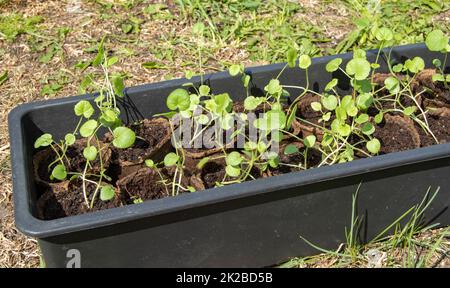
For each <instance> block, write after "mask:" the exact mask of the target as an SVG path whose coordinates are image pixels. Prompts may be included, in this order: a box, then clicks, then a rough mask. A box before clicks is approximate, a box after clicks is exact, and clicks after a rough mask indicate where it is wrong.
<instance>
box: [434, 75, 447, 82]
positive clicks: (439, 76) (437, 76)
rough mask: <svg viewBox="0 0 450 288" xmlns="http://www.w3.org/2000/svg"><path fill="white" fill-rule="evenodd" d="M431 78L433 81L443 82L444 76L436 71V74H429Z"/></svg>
mask: <svg viewBox="0 0 450 288" xmlns="http://www.w3.org/2000/svg"><path fill="white" fill-rule="evenodd" d="M431 80H433V82H436V81H441V82H444V81H445V77H444V75H442V74H440V73H436V74H433V76H431Z"/></svg>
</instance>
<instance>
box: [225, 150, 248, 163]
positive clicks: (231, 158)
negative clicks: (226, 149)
mask: <svg viewBox="0 0 450 288" xmlns="http://www.w3.org/2000/svg"><path fill="white" fill-rule="evenodd" d="M243 160H244V159H243V158H242V156H241V154H239V152H236V151H233V152H231V153H230V154H228V155H227V158H226V162H227V165H231V166H238V165H239V164H241V163H242V161H243Z"/></svg>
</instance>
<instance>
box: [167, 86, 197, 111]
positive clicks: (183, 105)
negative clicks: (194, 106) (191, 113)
mask: <svg viewBox="0 0 450 288" xmlns="http://www.w3.org/2000/svg"><path fill="white" fill-rule="evenodd" d="M166 104H167V107H169V109H170V110H177V109H178V110H180V111H184V110H187V109H189V106H190V105H191V100H190V97H189V93H188V92H187V91H186V90H184V89H182V88H178V89H175V90H174V91H172V93H170V94H169V96H168V97H167V101H166Z"/></svg>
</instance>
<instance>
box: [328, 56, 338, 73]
mask: <svg viewBox="0 0 450 288" xmlns="http://www.w3.org/2000/svg"><path fill="white" fill-rule="evenodd" d="M341 63H342V58H335V59H333V60H331V61H330V62H328V63H327V66H325V70H327V71H328V72H330V73H331V72H334V71H336V70H338V69H339V65H341Z"/></svg>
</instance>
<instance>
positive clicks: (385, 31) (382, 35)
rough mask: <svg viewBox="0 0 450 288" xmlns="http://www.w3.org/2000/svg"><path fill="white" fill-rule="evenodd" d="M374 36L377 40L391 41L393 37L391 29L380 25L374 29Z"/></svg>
mask: <svg viewBox="0 0 450 288" xmlns="http://www.w3.org/2000/svg"><path fill="white" fill-rule="evenodd" d="M375 37H376V38H377V39H378V40H379V41H391V40H392V39H393V38H394V34H393V33H392V30H391V29H389V28H385V27H382V28H380V29H377V30H376V32H375Z"/></svg>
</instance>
